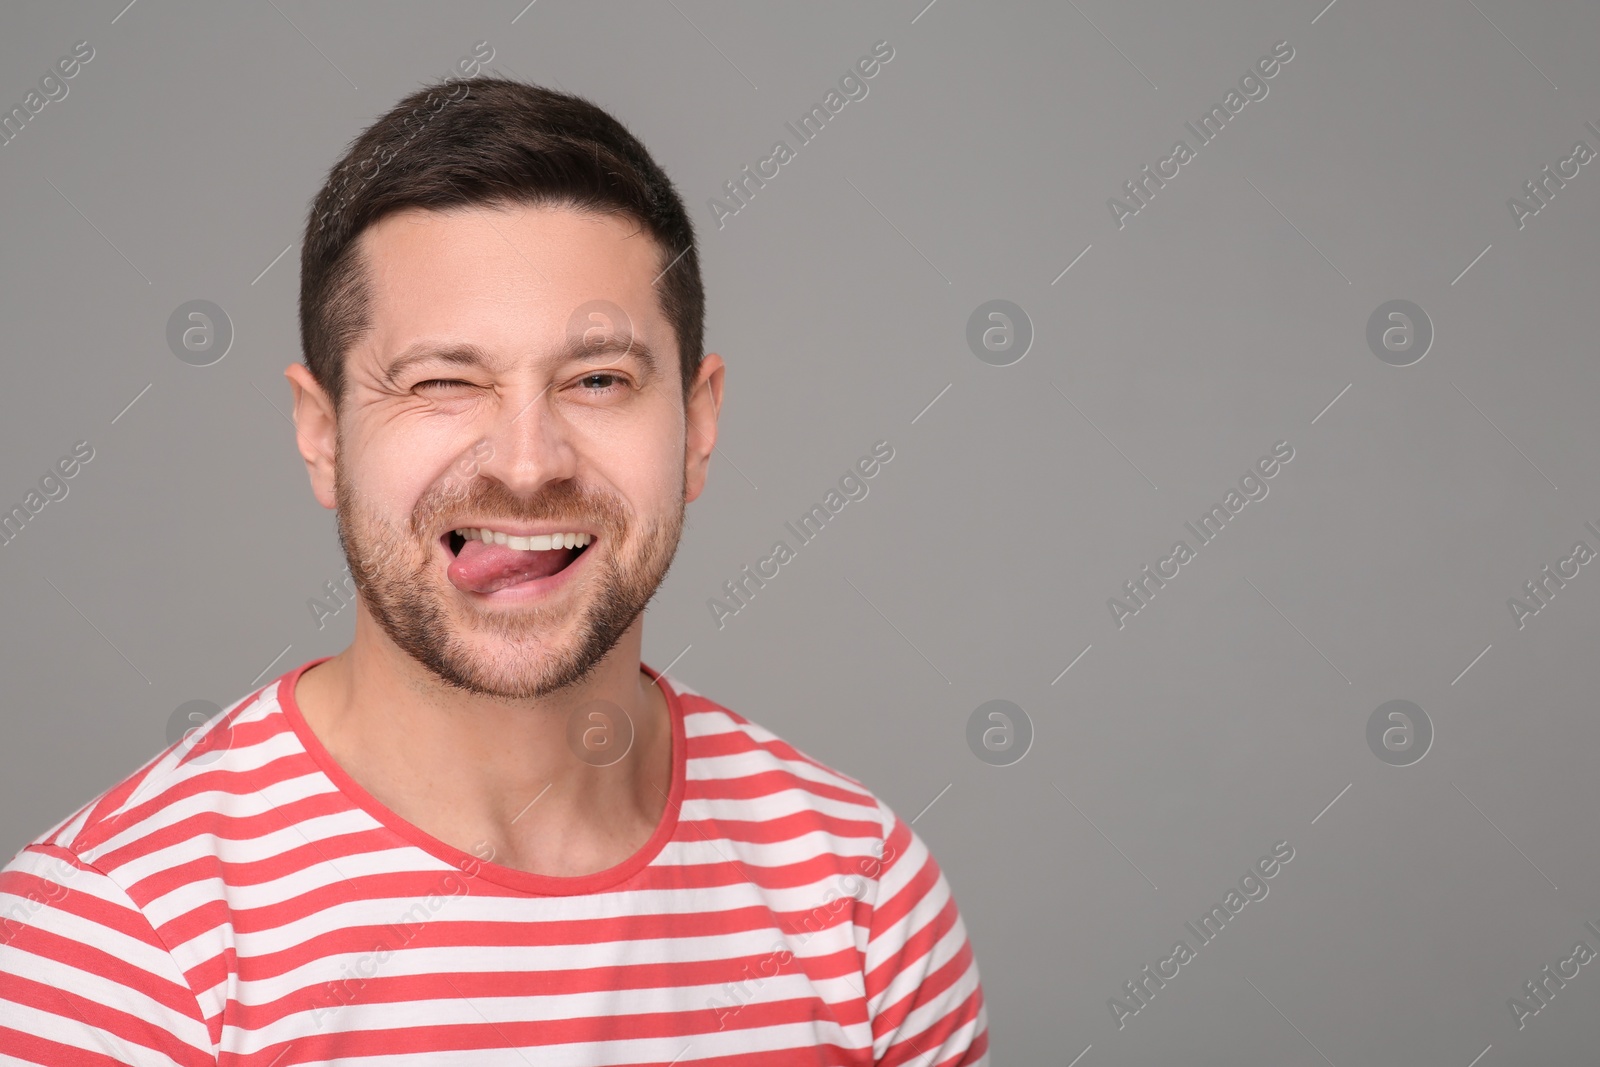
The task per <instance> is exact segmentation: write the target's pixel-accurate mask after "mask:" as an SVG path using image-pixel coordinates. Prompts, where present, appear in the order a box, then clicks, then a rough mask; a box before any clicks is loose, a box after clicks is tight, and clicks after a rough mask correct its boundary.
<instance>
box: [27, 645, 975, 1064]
mask: <svg viewBox="0 0 1600 1067" xmlns="http://www.w3.org/2000/svg"><path fill="white" fill-rule="evenodd" d="M324 658H326V657H324ZM320 662H322V660H320V659H317V660H312V661H310V662H308V663H305V664H303V665H301V666H300V667H298V668H296V669H294V670H292V671H289V672H288V673H286V674H285V675H283V676H282V677H280V678H279V679H277V680H276V681H274V682H271V683H269V684H268V685H266V686H265V687H263V688H262V689H260V690H257V691H256V692H254V693H252V694H250V695H249V696H248V697H245V698H244V699H243V700H241V701H239V702H238V703H236V704H234V705H233V706H232V707H230V708H228V709H226V710H225V711H224V712H223V713H222V714H220V715H218V716H216V717H215V718H214V719H213V720H212V721H211V723H210V724H209V725H208V727H206V729H207V731H209V732H208V734H207V735H206V736H205V737H204V738H194V737H191V738H190V739H188V740H186V741H184V742H180V743H179V744H177V745H175V746H173V747H172V748H169V749H168V750H167V751H165V752H163V753H162V754H160V755H159V756H157V757H156V758H154V759H153V760H151V761H150V762H149V763H147V764H145V766H144V767H142V768H141V769H140V770H139V771H137V772H136V773H134V774H133V775H131V776H129V777H128V778H127V779H125V780H124V781H123V782H121V783H120V784H119V785H117V786H115V787H114V788H112V789H110V790H109V791H107V792H106V793H104V794H102V795H101V796H100V797H98V798H97V799H95V800H94V801H92V802H90V803H89V804H87V805H86V806H85V807H83V808H82V809H81V810H79V811H78V812H77V813H76V814H74V815H73V816H71V817H70V818H68V819H66V820H65V821H63V822H62V823H60V824H58V825H57V826H56V827H54V828H53V829H51V830H50V831H48V832H46V833H45V834H44V835H42V836H41V837H39V838H38V839H37V840H36V841H34V842H33V843H32V844H30V845H28V846H27V847H26V848H24V849H23V850H22V851H21V852H19V853H18V854H17V855H16V857H15V858H14V859H13V860H12V861H11V862H10V863H9V864H8V865H7V866H6V867H5V869H4V870H3V871H0V1063H4V1064H11V1063H34V1064H62V1065H66V1064H71V1065H74V1067H78V1065H102V1064H106V1065H109V1064H134V1065H145V1064H152V1065H154V1064H160V1065H162V1067H170V1065H171V1064H180V1065H185V1067H187V1065H190V1064H195V1065H199V1064H208V1065H209V1064H221V1065H227V1067H244V1065H252V1067H293V1065H295V1064H308V1063H319V1064H320V1063H337V1064H375V1063H379V1062H381V1063H383V1064H385V1065H403V1067H443V1065H446V1064H449V1065H452V1067H454V1065H461V1064H470V1065H474V1067H477V1065H490V1064H493V1065H495V1067H502V1065H503V1067H528V1065H530V1064H537V1065H539V1067H579V1065H582V1067H590V1065H598V1064H604V1065H608V1067H622V1065H634V1064H680V1065H681V1064H690V1063H693V1064H739V1065H760V1064H772V1065H782V1067H802V1065H807V1064H837V1065H845V1064H851V1065H854V1064H912V1065H915V1067H953V1065H956V1064H964V1065H976V1064H987V1063H988V1055H987V1051H988V1031H987V1013H986V1011H985V1008H984V1001H983V991H982V989H981V987H980V985H979V981H978V968H977V964H976V962H975V960H974V958H973V954H972V950H971V947H970V946H969V944H968V941H967V934H966V929H965V927H964V926H963V924H962V921H961V917H960V915H959V914H958V912H957V910H956V904H955V899H954V898H953V897H952V896H951V892H950V887H949V885H948V884H947V882H946V881H945V878H944V876H943V875H942V874H941V873H940V870H939V867H938V865H937V864H936V863H935V862H934V859H933V856H932V855H931V854H930V853H929V851H928V849H927V848H926V847H925V845H924V844H923V842H922V840H921V839H920V838H919V837H917V835H916V834H915V833H914V832H913V831H912V830H911V828H910V826H908V825H907V824H906V823H905V822H903V821H902V820H901V819H900V818H899V817H898V816H897V815H896V814H895V813H894V812H893V811H891V810H890V809H889V808H888V807H887V806H885V805H884V804H883V803H882V802H881V801H879V800H878V799H877V798H875V797H874V796H873V795H872V794H871V793H870V792H869V791H868V790H867V789H866V788H864V787H863V786H862V785H861V784H860V783H859V782H857V781H855V780H854V779H852V778H849V777H847V776H845V775H842V774H840V773H838V772H837V771H833V770H830V769H829V768H827V767H825V766H823V765H822V764H820V763H818V762H816V761H815V760H813V759H811V758H810V757H808V756H806V755H805V754H803V753H801V752H799V751H798V750H796V749H794V748H792V747H791V746H789V745H787V744H785V743H784V742H783V741H782V740H780V739H778V738H777V737H776V736H774V735H773V734H772V733H771V732H769V731H767V730H765V729H763V728H762V727H760V726H758V725H756V724H755V723H752V722H749V721H747V720H746V719H744V718H741V717H740V716H739V715H737V714H735V713H733V712H732V711H729V710H728V709H727V708H724V707H722V706H720V705H718V704H716V703H714V702H713V701H711V700H708V699H706V698H705V697H703V696H701V695H699V694H697V693H695V692H694V691H693V690H691V689H687V688H685V687H684V686H682V685H680V684H679V683H677V682H676V681H674V680H673V679H672V678H671V677H670V676H665V675H661V674H660V673H658V672H657V671H655V670H653V669H651V668H650V667H647V666H643V665H641V667H642V669H643V670H644V672H645V674H646V675H648V676H649V677H650V678H651V679H653V680H658V681H659V682H660V684H661V688H662V690H663V692H664V693H665V694H666V698H667V705H668V708H669V709H670V714H671V719H672V787H671V791H670V796H669V800H668V803H667V805H666V810H665V811H664V813H663V815H662V820H661V823H660V825H659V826H658V827H657V828H656V831H655V833H654V835H653V836H652V837H651V838H650V840H649V841H648V842H647V843H646V844H645V846H644V847H643V848H642V849H640V850H639V851H638V852H637V853H635V854H634V855H633V856H632V857H630V858H629V859H627V860H625V861H624V862H622V863H621V864H618V865H617V866H615V867H612V868H610V869H609V870H605V871H600V872H598V873H595V874H590V875H584V876H581V877H571V878H568V877H551V876H545V875H537V874H530V873H527V872H523V871H517V870H514V869H512V868H509V867H505V866H501V865H499V864H496V863H493V862H484V861H483V860H481V859H480V858H479V856H477V855H473V854H471V853H468V852H463V851H461V850H459V849H456V848H453V847H451V846H450V845H447V844H445V843H444V842H442V841H439V840H437V839H436V838H433V837H431V836H429V835H428V834H426V833H424V832H422V831H421V830H419V829H418V828H417V827H415V826H412V825H411V824H409V823H407V822H405V821H403V820H402V819H400V818H399V817H398V816H396V815H395V814H394V813H393V812H391V811H389V810H388V809H387V808H385V807H384V806H383V805H382V804H380V803H378V801H377V800H375V799H374V798H373V797H372V796H371V795H369V794H368V793H367V792H366V791H364V790H363V789H362V788H361V787H360V786H359V785H357V784H356V783H355V782H354V781H353V780H352V779H351V778H349V776H347V775H346V774H345V773H344V772H343V771H342V770H341V769H340V768H339V766H338V764H336V763H335V762H334V761H333V760H332V758H331V757H330V756H329V755H328V752H327V750H326V749H324V748H323V747H322V745H321V744H320V743H319V742H318V741H317V739H316V736H315V735H314V734H312V733H311V731H310V730H308V729H307V727H306V723H305V720H304V719H303V718H302V717H301V715H300V711H299V709H298V708H297V707H296V706H295V703H294V699H293V694H294V685H295V681H296V680H297V679H298V678H299V676H300V674H301V673H302V672H304V671H305V670H306V669H307V668H308V667H311V666H313V665H314V664H316V663H320ZM219 739H221V743H218V741H219Z"/></svg>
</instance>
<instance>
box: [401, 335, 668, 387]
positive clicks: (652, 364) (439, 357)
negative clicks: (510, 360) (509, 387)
mask: <svg viewBox="0 0 1600 1067" xmlns="http://www.w3.org/2000/svg"><path fill="white" fill-rule="evenodd" d="M607 353H616V354H617V355H632V356H633V357H634V358H635V359H637V360H638V361H639V364H640V365H641V366H642V367H644V370H645V373H646V375H647V376H651V377H654V375H655V373H656V371H657V370H658V369H659V367H660V362H659V361H658V360H657V358H656V354H655V351H654V350H653V349H651V347H650V346H649V345H647V344H645V343H644V342H643V341H642V340H640V339H639V338H637V337H633V336H631V335H629V334H620V335H615V336H608V337H607V338H606V339H605V340H604V341H603V342H601V343H600V344H595V345H591V344H589V343H587V342H585V340H584V339H583V337H582V336H578V337H573V338H570V339H569V340H568V341H567V343H566V344H564V345H563V346H562V347H561V348H560V349H559V350H558V351H557V354H556V357H555V362H556V363H558V364H561V363H571V362H574V361H583V360H593V359H594V358H595V357H597V356H601V355H605V354H607ZM425 363H443V364H447V365H449V366H453V367H483V368H489V367H492V366H493V365H494V360H492V359H490V358H489V354H488V353H487V352H486V351H484V350H483V349H482V348H480V347H479V346H477V345H475V344H472V343H470V342H461V343H454V344H443V345H439V344H434V343H432V342H429V341H419V342H417V343H416V344H413V345H410V346H408V347H407V348H405V349H404V350H403V351H402V352H401V353H400V355H398V356H397V357H395V360H394V362H393V363H390V364H389V368H388V370H386V371H385V372H384V375H383V378H384V381H386V382H388V383H389V384H390V385H396V384H397V383H398V379H399V378H400V376H401V375H402V374H404V373H405V372H406V371H408V370H410V369H412V368H413V367H415V366H417V365H419V364H425ZM606 365H607V366H609V365H611V364H610V363H607V364H606Z"/></svg>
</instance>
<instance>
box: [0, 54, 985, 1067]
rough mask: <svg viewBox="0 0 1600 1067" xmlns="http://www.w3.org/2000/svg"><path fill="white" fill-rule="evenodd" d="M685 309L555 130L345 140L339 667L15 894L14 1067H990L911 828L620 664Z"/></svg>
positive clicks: (651, 540) (646, 192)
mask: <svg viewBox="0 0 1600 1067" xmlns="http://www.w3.org/2000/svg"><path fill="white" fill-rule="evenodd" d="M703 308H704V297H703V292H702V288H701V281H700V276H699V265H698V259H697V257H696V254H695V246H694V234H693V231H692V227H691V225H690V222H689V219H688V216H687V214H686V213H685V211H684V208H683V205H682V203H681V201H680V200H679V198H678V196H677V195H676V193H675V191H674V190H673V188H672V185H671V183H670V182H669V181H668V179H667V177H666V175H665V174H664V173H662V171H661V170H660V168H659V167H658V166H657V165H656V164H655V162H654V161H653V160H652V159H651V158H650V156H649V154H648V153H647V152H646V151H645V149H644V148H643V146H642V145H640V144H639V142H638V141H637V140H635V139H634V138H633V136H631V135H630V134H629V133H628V132H627V131H626V130H625V129H624V128H623V127H622V126H621V125H620V124H619V123H618V122H617V121H616V120H615V119H614V118H612V117H611V116H610V115H608V114H606V113H605V112H603V111H601V110H600V109H598V108H596V107H595V106H593V105H592V104H590V103H588V102H586V101H584V100H581V99H579V98H577V97H573V96H568V95H565V94H561V93H555V92H551V91H548V90H545V89H541V88H536V87H533V86H529V85H525V84H522V83H519V82H515V81H509V80H505V79H499V78H488V77H481V78H474V79H472V80H470V81H466V82H459V83H453V84H452V83H443V84H440V85H436V86H433V87H430V88H427V89H424V90H421V91H419V92H417V93H414V94H412V95H411V96H409V97H407V98H406V99H405V100H402V101H401V102H400V103H399V104H398V105H397V106H396V107H395V108H394V109H393V110H392V111H390V112H389V113H388V114H386V115H384V116H383V117H381V118H380V119H379V120H378V121H377V122H376V123H374V125H373V126H372V127H371V128H369V129H368V130H366V131H365V132H364V133H363V134H362V136H361V137H360V138H358V139H357V140H356V141H355V142H354V144H353V145H352V147H351V148H350V150H349V152H348V153H347V155H346V156H345V158H344V159H343V160H342V161H341V162H340V163H339V164H337V165H336V166H335V167H334V168H333V170H332V172H331V173H330V176H329V179H328V182H327V184H326V186H325V187H324V188H323V190H322V191H321V193H320V194H319V196H318V197H317V199H316V201H315V203H314V205H313V208H312V211H311V216H310V219H309V221H308V224H307V230H306V236H305V242H304V246H303V250H302V257H301V307H300V315H301V335H302V344H303V348H304V356H305V364H304V365H300V364H298V363H297V364H294V365H291V366H290V367H289V368H288V370H287V371H286V372H285V373H286V377H288V379H289V382H290V385H291V388H292V390H293V394H294V416H295V425H296V430H297V441H298V448H299V451H300V454H301V456H302V457H303V458H304V460H305V464H306V469H307V471H308V472H309V474H310V479H311V486H312V490H313V492H314V494H315V495H316V498H317V500H318V501H319V502H320V503H321V504H322V505H323V506H324V507H329V508H335V509H336V512H337V519H338V529H339V538H340V542H341V545H342V546H343V549H344V553H345V556H346V558H347V559H348V561H349V564H350V573H351V575H352V577H353V579H354V581H355V584H356V587H357V589H358V592H359V602H358V605H357V611H356V621H355V640H354V642H353V643H352V644H351V645H350V646H349V647H348V648H346V649H345V650H344V651H343V652H341V653H339V654H338V655H336V656H332V657H324V658H320V659H316V660H312V661H311V662H309V663H304V664H301V665H300V666H298V667H296V668H294V669H292V670H290V671H288V672H287V673H286V674H284V675H283V676H282V677H280V678H278V679H276V680H274V681H273V682H271V683H269V684H267V685H266V686H264V687H263V688H262V689H260V690H258V691H256V692H254V693H251V694H250V695H249V696H247V697H245V698H243V699H242V700H241V701H239V702H238V703H236V704H234V705H233V706H231V707H229V708H228V709H225V711H224V712H223V713H222V714H221V715H219V716H217V717H216V718H215V719H213V720H212V721H211V722H210V723H208V724H207V726H206V727H204V728H202V730H200V731H197V732H196V735H195V736H194V737H191V738H188V739H186V740H184V741H183V742H180V743H178V744H177V745H175V746H174V747H173V748H171V749H168V750H167V751H166V752H164V753H162V754H161V755H159V756H157V757H156V758H155V759H153V760H151V761H150V762H149V763H147V764H146V765H145V766H144V767H143V768H142V769H141V770H139V771H138V772H136V773H135V774H133V775H132V776H130V777H129V778H128V779H126V780H125V781H123V782H122V783H121V784H119V785H117V786H115V787H114V788H112V789H110V790H109V791H107V792H106V793H105V794H103V795H102V796H100V797H99V798H97V799H96V800H94V801H92V802H90V803H89V804H87V805H85V806H84V807H83V808H82V809H81V810H80V811H78V812H77V813H75V814H74V815H72V816H71V817H69V818H68V819H66V820H65V821H63V822H62V823H60V824H58V825H57V826H56V827H54V828H52V829H51V830H50V831H48V832H47V833H45V834H44V835H43V836H41V837H39V838H38V839H37V840H36V841H35V842H34V843H33V844H30V845H29V846H28V847H27V848H25V849H24V850H23V851H22V852H21V853H19V854H18V855H17V857H16V858H15V859H14V860H13V861H12V862H11V863H10V865H9V866H8V867H7V868H6V869H5V871H4V873H3V874H0V1054H3V1055H4V1056H5V1057H8V1059H7V1062H16V1061H22V1062H31V1063H44V1064H106V1063H125V1064H170V1063H178V1064H184V1065H188V1064H197V1065H198V1064H239V1065H243V1064H256V1065H260V1067H269V1065H271V1067H291V1065H294V1064H308V1063H329V1062H334V1063H356V1062H361V1063H366V1062H380V1061H382V1062H397V1063H398V1062H404V1063H407V1064H411V1065H414V1067H426V1065H435V1064H437V1065H444V1064H451V1065H456V1064H496V1065H511V1064H529V1063H537V1064H541V1065H544V1064H570V1065H579V1064H669V1063H671V1064H688V1063H696V1062H714V1063H719V1064H722V1063H739V1064H774V1065H777V1064H781V1065H784V1067H793V1065H800V1064H901V1063H907V1064H911V1063H915V1064H919V1065H925V1067H934V1065H944V1067H949V1065H955V1064H984V1063H987V1062H988V1057H987V1047H988V1034H987V1015H986V1011H985V1007H984V1001H983V994H982V990H981V988H980V985H979V980H978V970H977V965H976V963H975V961H974V958H973V955H972V951H971V948H970V946H969V944H968V941H967V936H966V931H965V928H964V926H963V924H962V922H961V918H960V916H959V914H958V912H957V910H956V905H955V901H954V898H953V897H952V896H951V893H950V889H949V886H948V884H947V883H946V881H945V879H944V877H943V875H942V874H941V873H940V870H939V867H938V866H937V864H936V863H935V862H934V860H933V858H932V856H931V855H930V854H929V852H928V850H927V848H926V847H925V846H924V844H923V843H922V841H921V840H920V839H919V838H918V837H917V836H916V835H915V834H914V833H913V832H912V831H911V829H910V827H909V826H908V825H907V824H906V823H905V822H903V821H902V820H901V819H900V818H899V817H898V816H897V815H896V814H895V813H894V812H892V811H891V810H890V809H889V808H888V807H886V806H885V805H884V804H883V803H881V802H880V801H879V800H877V799H876V798H875V797H874V796H873V795H872V794H871V793H870V792H869V791H868V790H867V789H866V788H865V787H863V786H862V785H861V784H860V783H859V782H857V781H855V780H854V779H851V778H849V777H847V776H845V775H842V774H839V773H838V772H836V771H833V770H831V769H829V768H827V767H825V766H823V765H821V764H820V763H818V762H816V761H815V760H812V759H811V758H809V757H808V756H806V755H805V754H803V753H801V752H799V751H797V750H795V749H794V748H792V747H790V746H789V745H787V744H785V743H784V742H783V741H782V740H780V739H779V738H777V737H775V736H774V735H773V734H771V733H770V732H768V731H767V730H764V729H762V728H761V727H760V726H758V725H756V724H755V723H752V722H750V721H748V720H746V719H744V718H742V717H740V716H739V715H738V714H736V713H734V712H733V711H731V710H729V709H727V708H724V707H722V706H720V705H718V704H717V703H715V702H713V701H711V700H709V699H707V698H706V697H703V696H701V695H699V694H698V693H695V692H694V691H693V690H691V689H688V688H687V687H685V686H683V685H682V684H680V683H678V682H677V681H675V680H674V679H672V678H671V677H670V676H668V675H666V674H664V673H663V672H661V671H658V670H656V669H653V668H651V667H648V666H646V665H645V664H643V663H641V662H640V660H639V655H640V644H641V638H642V633H643V625H644V615H643V611H644V608H645V605H646V604H647V603H648V602H649V600H650V598H651V597H652V596H653V595H654V593H655V591H656V589H657V587H658V586H659V585H660V583H661V581H662V579H663V578H664V577H665V575H666V573H667V569H668V567H669V565H670V564H671V562H672V558H673V556H674V554H675V552H676V549H677V545H678V540H679V536H680V533H681V531H682V527H683V518H684V511H685V505H686V504H687V503H688V502H689V501H692V500H694V499H695V498H696V497H698V496H699V495H700V492H701V491H702V489H703V488H704V486H705V480H706V472H707V466H708V463H709V460H710V457H711V452H712V447H713V444H714V442H715V440H716V433H717V414H718V411H719V410H720V407H721V404H722V386H723V362H722V360H721V358H720V357H718V356H717V355H716V354H715V353H709V354H705V355H704V356H703V357H702V356H701V355H700V352H701V343H702V318H703Z"/></svg>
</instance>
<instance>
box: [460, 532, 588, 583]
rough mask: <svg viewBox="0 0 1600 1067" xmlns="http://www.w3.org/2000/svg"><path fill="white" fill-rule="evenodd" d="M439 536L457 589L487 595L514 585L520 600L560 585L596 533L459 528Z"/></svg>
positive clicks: (585, 552)
mask: <svg viewBox="0 0 1600 1067" xmlns="http://www.w3.org/2000/svg"><path fill="white" fill-rule="evenodd" d="M439 540H440V543H441V544H442V545H443V547H444V549H445V551H446V552H447V553H448V555H449V563H448V564H447V567H446V575H447V577H448V578H449V579H450V582H451V584H452V585H454V586H455V587H456V588H457V589H460V590H461V591H462V592H468V593H478V594H482V595H487V594H491V593H499V592H500V591H502V590H509V589H513V588H515V589H517V590H518V594H519V595H518V596H517V597H516V599H525V598H527V597H535V596H540V595H543V594H545V593H548V592H551V591H553V590H554V589H555V588H556V587H557V586H558V585H559V584H564V582H565V578H566V577H567V576H568V575H569V574H570V572H571V571H572V570H574V569H575V568H574V564H575V563H577V561H578V560H579V559H581V558H582V557H583V556H584V555H585V554H587V553H588V551H589V548H590V546H592V545H593V543H594V541H595V540H596V537H595V535H594V534H591V533H588V532H585V531H577V530H570V531H559V530H557V531H551V532H548V533H539V534H518V533H515V532H513V531H509V530H496V529H493V528H489V527H460V528H457V529H454V530H450V531H448V532H447V533H445V534H444V535H442V536H441V537H440V538H439Z"/></svg>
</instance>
